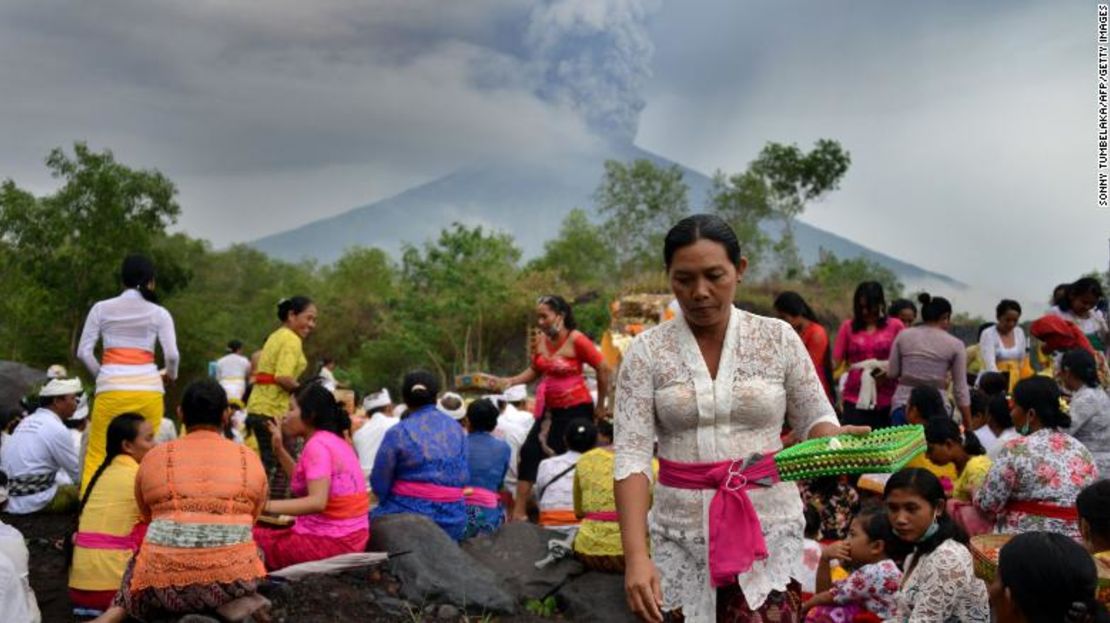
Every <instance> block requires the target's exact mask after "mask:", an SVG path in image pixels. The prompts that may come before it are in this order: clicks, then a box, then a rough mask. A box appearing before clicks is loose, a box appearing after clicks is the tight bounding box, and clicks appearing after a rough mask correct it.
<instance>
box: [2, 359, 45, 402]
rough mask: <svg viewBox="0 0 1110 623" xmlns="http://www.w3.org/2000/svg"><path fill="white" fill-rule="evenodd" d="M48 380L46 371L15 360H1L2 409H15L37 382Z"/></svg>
mask: <svg viewBox="0 0 1110 623" xmlns="http://www.w3.org/2000/svg"><path fill="white" fill-rule="evenodd" d="M44 380H46V372H43V371H42V370H36V369H34V368H32V367H30V366H25V365H23V364H21V363H18V362H15V361H0V409H14V408H16V407H18V406H19V399H20V398H22V397H23V396H25V395H26V394H27V393H28V392H29V391H30V390H31V388H32V387H34V386H35V384H36V383H40V382H42V381H44Z"/></svg>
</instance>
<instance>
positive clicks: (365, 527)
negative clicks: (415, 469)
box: [254, 383, 370, 571]
mask: <svg viewBox="0 0 1110 623" xmlns="http://www.w3.org/2000/svg"><path fill="white" fill-rule="evenodd" d="M282 428H283V429H284V432H285V435H286V437H304V438H305V439H307V440H308V441H306V442H305V445H304V450H303V451H302V452H301V456H300V459H298V460H297V462H296V463H295V464H294V462H293V458H292V457H291V456H289V453H288V452H287V451H285V449H284V446H282V445H281V444H280V443H275V445H274V448H276V449H277V455H278V459H279V460H280V462H281V466H282V468H283V469H285V471H286V472H287V473H288V474H289V476H290V490H291V491H292V492H293V494H294V495H295V496H298V497H295V498H292V499H289V500H270V501H269V502H267V503H266V506H265V508H264V510H265V512H267V513H271V514H275V515H293V516H295V517H296V518H297V519H296V523H294V524H293V527H292V528H289V529H287V530H274V529H270V528H262V527H259V528H255V531H254V539H255V541H256V542H257V543H258V547H259V549H261V550H262V553H263V557H264V562H265V563H266V569H268V570H270V571H274V570H277V569H282V568H284V567H288V566H290V565H295V564H299V563H302V562H309V561H313V560H322V559H324V558H330V557H332V556H338V555H339V554H348V553H354V552H362V551H365V550H366V543H367V542H368V541H369V540H370V517H369V512H370V498H369V495H368V494H367V493H366V481H365V480H364V478H363V476H362V467H361V466H360V465H359V462H358V455H357V454H355V450H354V448H353V447H351V444H350V443H348V442H347V440H346V439H345V437H344V436H345V434H346V432H347V431H348V430H350V428H351V420H350V418H349V417H348V416H347V412H346V410H345V409H344V408H343V406H342V405H340V404H339V403H337V402H336V401H335V397H334V396H332V393H331V392H329V391H328V390H326V389H324V387H323V386H322V385H320V384H318V383H313V384H311V385H308V386H306V387H305V388H304V389H302V390H301V391H300V392H299V393H298V394H297V395H296V396H295V397H294V398H293V399H291V400H290V401H289V412H288V413H287V414H286V415H285V418H284V420H283V421H282ZM271 433H272V435H273V436H274V438H275V439H280V436H281V434H282V431H281V430H279V429H278V426H277V424H276V423H275V424H271Z"/></svg>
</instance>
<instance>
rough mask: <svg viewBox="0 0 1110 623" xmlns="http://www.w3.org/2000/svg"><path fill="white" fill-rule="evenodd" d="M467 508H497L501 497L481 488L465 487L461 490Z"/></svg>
mask: <svg viewBox="0 0 1110 623" xmlns="http://www.w3.org/2000/svg"><path fill="white" fill-rule="evenodd" d="M463 496H465V498H466V505H467V506H481V507H482V508H497V507H498V506H500V505H501V495H500V494H498V493H495V492H493V491H490V490H489V489H483V488H482V487H467V488H465V489H463Z"/></svg>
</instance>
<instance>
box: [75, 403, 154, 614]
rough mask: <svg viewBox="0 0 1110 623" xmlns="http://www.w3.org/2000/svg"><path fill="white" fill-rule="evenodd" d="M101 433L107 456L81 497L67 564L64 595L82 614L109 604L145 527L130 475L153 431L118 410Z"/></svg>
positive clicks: (141, 420)
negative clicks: (67, 584)
mask: <svg viewBox="0 0 1110 623" xmlns="http://www.w3.org/2000/svg"><path fill="white" fill-rule="evenodd" d="M106 436H107V446H106V447H107V457H106V458H105V459H104V462H103V463H101V464H100V467H99V468H97V470H96V471H95V472H94V473H93V476H92V478H91V480H89V486H88V487H87V488H86V489H85V496H84V497H83V498H82V499H81V511H80V516H81V518H80V523H79V524H78V528H77V534H75V535H74V538H73V560H72V562H71V565H70V569H69V599H70V602H71V603H72V604H73V606H74V610H78V611H80V613H81V614H84V615H88V614H93V613H99V612H103V611H105V610H107V609H108V607H109V606H111V604H112V597H114V596H115V594H116V591H117V590H118V589H119V586H120V579H121V578H122V577H123V572H124V571H125V570H126V569H127V563H128V561H130V560H131V555H132V553H133V552H134V550H136V549H138V547H139V543H140V542H141V541H142V537H143V533H144V532H145V529H146V524H141V523H140V522H139V505H138V503H136V502H135V476H136V475H137V474H138V473H139V462H140V461H142V460H143V457H144V456H146V453H147V450H150V449H151V448H153V447H154V430H153V429H152V428H151V426H150V422H148V421H147V420H146V419H145V418H143V416H141V415H139V414H137V413H124V414H121V415H117V416H116V417H115V418H113V419H112V421H111V423H109V424H108V431H107V435H106Z"/></svg>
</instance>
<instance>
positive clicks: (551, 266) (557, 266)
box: [527, 208, 616, 291]
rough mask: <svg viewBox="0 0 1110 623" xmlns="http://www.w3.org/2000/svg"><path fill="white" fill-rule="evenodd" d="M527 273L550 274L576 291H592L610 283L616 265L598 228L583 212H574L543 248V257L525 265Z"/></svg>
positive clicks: (572, 211) (571, 212)
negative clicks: (546, 271) (542, 272)
mask: <svg viewBox="0 0 1110 623" xmlns="http://www.w3.org/2000/svg"><path fill="white" fill-rule="evenodd" d="M527 268H528V270H529V271H541V270H549V271H552V272H553V273H554V274H555V275H556V277H557V278H558V279H559V280H560V281H561V282H563V283H565V284H567V285H568V286H570V287H571V288H572V289H576V290H579V291H581V290H591V289H596V288H599V287H601V286H603V285H605V284H607V283H611V282H612V279H613V274H614V273H615V272H616V261H615V258H614V256H613V253H612V251H610V250H609V241H608V240H607V239H606V236H605V235H604V233H603V231H602V229H601V227H598V226H597V225H595V224H593V223H591V222H590V219H589V217H588V216H587V215H586V212H585V210H581V209H578V208H576V209H574V210H571V211H570V213H569V214H567V216H566V218H565V219H563V224H562V226H561V227H560V228H559V235H558V236H556V237H555V238H553V239H551V240H548V241H547V242H546V243H544V245H543V255H541V256H540V257H538V258H536V259H534V260H532V261H531V262H529V263H528V267H527Z"/></svg>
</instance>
